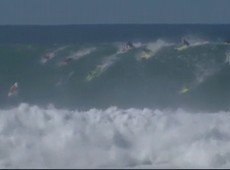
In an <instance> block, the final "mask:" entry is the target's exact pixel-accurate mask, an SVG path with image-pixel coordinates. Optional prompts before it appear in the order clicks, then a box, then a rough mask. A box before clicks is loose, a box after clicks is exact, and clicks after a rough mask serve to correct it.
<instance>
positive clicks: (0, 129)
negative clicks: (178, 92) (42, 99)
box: [0, 104, 230, 168]
mask: <svg viewBox="0 0 230 170" xmlns="http://www.w3.org/2000/svg"><path fill="white" fill-rule="evenodd" d="M0 112H1V113H0V146H1V148H0V167H1V168H31V167H32V168H63V167H65V168H125V167H132V168H146V167H147V168H149V167H150V168H157V167H158V168H161V167H166V168H167V167H168V168H169V167H172V168H225V167H229V163H230V143H229V141H230V132H229V128H230V124H229V122H230V116H229V115H228V114H229V113H228V112H219V113H215V114H211V113H210V114H207V113H206V114H202V113H188V112H185V111H183V110H180V109H179V110H176V111H169V110H162V111H160V110H151V109H142V110H141V109H134V108H130V109H126V110H122V109H119V108H117V107H110V108H108V109H106V110H98V109H90V110H88V111H77V110H75V111H69V110H58V109H56V108H54V107H52V106H50V107H48V108H39V107H38V106H30V105H28V104H20V105H19V106H18V107H17V108H12V109H9V110H1V111H0Z"/></svg>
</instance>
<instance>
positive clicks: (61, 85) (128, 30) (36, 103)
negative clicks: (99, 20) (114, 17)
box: [0, 25, 230, 168]
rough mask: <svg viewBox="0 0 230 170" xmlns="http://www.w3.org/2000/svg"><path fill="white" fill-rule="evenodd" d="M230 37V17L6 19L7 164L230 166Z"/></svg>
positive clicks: (2, 42) (0, 95)
mask: <svg viewBox="0 0 230 170" xmlns="http://www.w3.org/2000/svg"><path fill="white" fill-rule="evenodd" d="M181 39H186V40H187V41H188V42H189V43H190V45H189V46H188V47H186V48H178V47H180V46H181ZM229 39H230V32H229V25H81V26H74V25H72V26H1V27H0V57H1V62H0V100H1V102H0V117H1V118H0V121H1V123H0V150H1V152H0V167H1V168H64V167H66V168H228V167H229V163H230V156H229V155H230V152H229V146H230V145H229V140H230V133H229V130H228V129H229V123H230V120H229V118H230V117H229V108H230V107H229V106H230V91H229V87H230V81H229V77H230V65H229V64H230V44H229V43H226V42H225V41H227V40H229ZM128 41H131V42H132V43H133V46H134V48H130V49H125V50H124V48H125V44H126V43H127V42H128ZM15 82H17V83H18V88H17V90H16V93H15V94H13V95H12V96H8V94H9V90H10V87H11V86H12V85H13V84H14V83H15ZM99 155H100V156H99Z"/></svg>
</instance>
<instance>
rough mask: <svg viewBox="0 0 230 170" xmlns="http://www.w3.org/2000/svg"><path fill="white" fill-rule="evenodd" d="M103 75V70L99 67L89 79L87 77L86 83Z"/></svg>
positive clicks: (92, 72)
mask: <svg viewBox="0 0 230 170" xmlns="http://www.w3.org/2000/svg"><path fill="white" fill-rule="evenodd" d="M100 74H101V68H100V67H98V68H96V69H95V70H93V71H91V72H90V73H89V74H88V75H87V77H86V81H91V80H92V79H94V78H95V77H97V76H99V75H100Z"/></svg>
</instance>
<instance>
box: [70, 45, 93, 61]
mask: <svg viewBox="0 0 230 170" xmlns="http://www.w3.org/2000/svg"><path fill="white" fill-rule="evenodd" d="M95 50H96V48H95V47H92V48H85V49H82V50H79V51H77V52H76V53H74V54H72V55H71V56H69V58H73V59H75V60H78V59H80V58H82V57H84V56H86V55H89V54H91V53H92V52H94V51H95Z"/></svg>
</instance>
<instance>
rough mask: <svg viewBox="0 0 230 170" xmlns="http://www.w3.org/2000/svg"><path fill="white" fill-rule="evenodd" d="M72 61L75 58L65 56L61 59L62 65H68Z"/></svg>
mask: <svg viewBox="0 0 230 170" xmlns="http://www.w3.org/2000/svg"><path fill="white" fill-rule="evenodd" d="M71 61H73V58H70V57H68V58H65V59H64V60H63V61H61V63H60V65H67V64H69V63H70V62H71Z"/></svg>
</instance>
